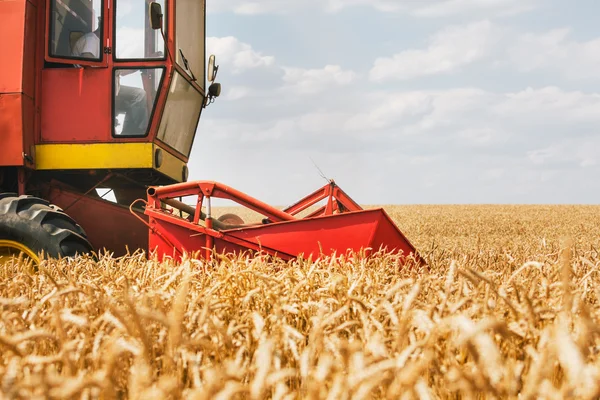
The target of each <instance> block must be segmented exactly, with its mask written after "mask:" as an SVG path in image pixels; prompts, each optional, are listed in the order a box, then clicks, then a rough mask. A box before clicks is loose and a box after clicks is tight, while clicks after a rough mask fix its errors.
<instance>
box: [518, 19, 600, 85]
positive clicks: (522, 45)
mask: <svg viewBox="0 0 600 400" xmlns="http://www.w3.org/2000/svg"><path fill="white" fill-rule="evenodd" d="M571 31H572V30H571V29H570V28H561V29H554V30H551V31H548V32H544V33H527V34H523V35H520V36H519V37H518V38H517V40H516V41H515V43H514V45H512V46H511V47H510V48H509V49H508V57H509V61H510V63H511V64H512V65H514V66H515V67H516V68H518V70H520V71H522V72H532V71H538V70H549V71H558V72H560V73H561V74H563V75H564V76H565V77H567V78H569V79H571V80H580V79H598V78H599V77H600V75H599V74H598V65H600V38H597V39H593V40H589V41H583V42H578V41H576V40H572V39H570V38H569V36H570V35H571V33H572V32H571Z"/></svg>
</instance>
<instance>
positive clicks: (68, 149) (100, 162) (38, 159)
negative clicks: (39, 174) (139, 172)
mask: <svg viewBox="0 0 600 400" xmlns="http://www.w3.org/2000/svg"><path fill="white" fill-rule="evenodd" d="M152 147H153V146H152V143H94V144H42V145H37V146H35V153H36V154H35V163H36V168H37V169H38V170H55V169H118V168H152V167H153V153H152ZM179 179H181V178H179Z"/></svg>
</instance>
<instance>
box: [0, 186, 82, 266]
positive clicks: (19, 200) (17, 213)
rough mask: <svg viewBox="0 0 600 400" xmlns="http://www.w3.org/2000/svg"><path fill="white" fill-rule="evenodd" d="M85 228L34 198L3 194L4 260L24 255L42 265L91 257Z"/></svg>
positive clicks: (0, 234) (0, 241)
mask: <svg viewBox="0 0 600 400" xmlns="http://www.w3.org/2000/svg"><path fill="white" fill-rule="evenodd" d="M92 250H93V247H92V245H91V244H90V242H89V241H88V239H87V235H86V233H85V231H84V230H83V228H82V227H81V226H79V225H78V224H77V223H76V222H75V221H74V220H73V219H72V218H71V217H69V216H68V215H67V214H65V213H64V212H63V211H62V210H61V209H60V208H58V207H56V206H54V205H52V204H50V203H49V202H47V201H46V200H43V199H40V198H37V197H33V196H27V195H23V196H18V195H16V194H14V193H0V259H2V258H3V257H11V256H13V255H17V256H18V255H19V254H20V253H23V254H24V255H25V256H26V257H28V258H30V259H32V260H33V261H34V263H36V264H38V263H39V261H40V258H39V257H40V254H41V253H42V252H43V253H44V254H45V255H46V256H49V257H53V258H62V257H74V256H76V255H82V254H87V253H90V252H91V251H92Z"/></svg>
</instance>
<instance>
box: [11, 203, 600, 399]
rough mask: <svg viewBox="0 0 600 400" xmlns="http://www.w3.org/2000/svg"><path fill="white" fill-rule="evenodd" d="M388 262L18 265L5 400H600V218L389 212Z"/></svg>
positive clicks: (556, 212) (570, 210) (514, 211)
mask: <svg viewBox="0 0 600 400" xmlns="http://www.w3.org/2000/svg"><path fill="white" fill-rule="evenodd" d="M388 212H389V213H390V214H391V216H392V217H393V218H394V219H395V220H396V221H397V223H398V225H399V226H400V227H401V229H402V230H403V231H404V233H405V234H406V235H407V237H409V238H410V239H411V241H412V242H413V243H414V244H415V245H416V247H417V248H419V250H420V251H421V253H422V255H423V256H424V257H425V258H426V260H427V261H428V263H429V269H422V270H418V269H416V268H415V267H414V266H413V265H409V266H407V267H406V268H404V269H402V270H399V269H397V268H395V267H393V265H394V262H393V261H394V259H393V257H391V256H389V255H385V254H381V255H380V256H378V257H374V258H371V259H364V258H361V257H360V256H358V255H344V256H340V257H337V258H324V259H317V260H302V259H301V260H297V261H294V262H289V263H284V262H278V261H269V262H265V260H264V259H263V258H261V257H256V258H246V257H238V258H224V257H219V258H218V259H217V260H215V261H214V262H212V263H209V264H206V263H204V262H202V261H198V260H193V259H188V260H186V261H185V262H183V263H180V264H174V263H172V262H164V263H159V262H157V261H156V260H155V259H153V258H152V257H151V258H150V259H149V260H148V259H146V258H145V257H144V255H143V254H141V253H136V254H134V255H131V256H129V257H124V258H120V259H113V258H110V257H108V256H103V257H101V258H100V259H99V261H97V262H94V261H93V260H92V259H88V258H81V259H77V260H60V261H58V260H45V261H43V263H42V265H41V266H40V268H39V270H38V271H32V269H31V266H29V265H27V264H25V263H23V262H20V261H18V260H15V261H14V262H9V263H8V264H7V265H4V266H3V267H2V268H1V269H0V316H1V319H0V391H1V393H2V396H3V397H4V398H11V399H13V398H23V399H24V398H27V399H35V398H40V399H42V398H44V399H45V398H51V399H59V398H61V399H64V398H86V399H92V398H102V399H111V398H114V399H118V398H129V399H154V398H156V399H166V398H186V399H230V398H232V399H233V398H244V399H263V398H272V399H298V398H303V399H371V398H373V399H392V398H394V399H396V398H402V399H404V398H406V399H412V398H414V399H430V398H431V399H433V398H467V399H469V398H515V399H516V398H525V399H533V398H549V399H550V398H584V399H588V398H589V399H591V398H598V396H600V357H599V352H600V324H599V323H598V318H599V317H600V308H599V307H600V306H599V304H600V303H599V299H600V271H599V267H600V255H599V254H598V248H599V246H600V207H591V206H590V207H583V206H579V207H575V206H573V207H571V206H547V207H546V206H536V207H534V206H405V207H388Z"/></svg>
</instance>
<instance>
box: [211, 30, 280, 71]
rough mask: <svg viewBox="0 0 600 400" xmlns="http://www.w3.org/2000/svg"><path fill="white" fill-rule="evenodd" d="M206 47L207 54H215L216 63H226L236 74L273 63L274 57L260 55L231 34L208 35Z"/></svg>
mask: <svg viewBox="0 0 600 400" xmlns="http://www.w3.org/2000/svg"><path fill="white" fill-rule="evenodd" d="M206 49H207V53H208V54H215V56H216V58H217V64H221V65H227V68H228V69H229V70H231V71H232V72H233V73H236V74H239V73H241V72H244V71H246V70H249V69H254V68H260V67H270V66H272V65H274V64H275V57H273V56H265V55H262V54H261V53H259V52H257V51H255V50H254V49H252V46H250V45H249V44H247V43H244V42H241V41H240V40H238V39H237V38H235V37H233V36H227V37H220V38H219V37H208V38H206Z"/></svg>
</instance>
